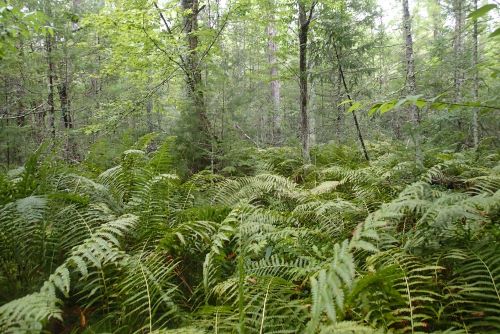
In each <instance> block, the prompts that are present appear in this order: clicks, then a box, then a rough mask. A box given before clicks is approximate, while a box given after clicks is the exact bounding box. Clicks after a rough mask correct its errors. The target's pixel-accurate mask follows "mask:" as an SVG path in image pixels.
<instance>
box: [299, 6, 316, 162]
mask: <svg viewBox="0 0 500 334" xmlns="http://www.w3.org/2000/svg"><path fill="white" fill-rule="evenodd" d="M312 10H313V8H312V7H311V9H310V12H309V13H310V14H311V13H312ZM310 19H311V15H309V18H307V11H306V8H305V5H304V4H303V3H302V2H299V87H300V134H301V140H302V157H303V159H304V162H305V163H309V162H310V161H311V157H310V153H309V150H310V148H309V144H310V143H309V131H310V129H309V117H308V116H309V115H308V113H307V102H308V96H307V37H308V32H309V23H310Z"/></svg>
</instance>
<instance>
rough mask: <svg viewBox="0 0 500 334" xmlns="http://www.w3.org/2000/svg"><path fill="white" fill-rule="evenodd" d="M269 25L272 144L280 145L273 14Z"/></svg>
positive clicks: (268, 46) (278, 92)
mask: <svg viewBox="0 0 500 334" xmlns="http://www.w3.org/2000/svg"><path fill="white" fill-rule="evenodd" d="M269 5H270V12H271V13H272V12H273V9H274V8H273V7H274V3H273V1H272V0H271V1H270V3H269ZM269 21H270V22H269V25H268V26H267V36H268V42H267V52H268V62H269V66H270V71H269V72H270V73H269V74H270V76H271V84H270V88H271V102H272V106H273V108H272V112H271V143H272V144H273V145H279V144H280V143H281V141H282V138H281V110H280V102H281V101H280V81H279V79H278V64H277V57H276V53H277V50H278V46H277V44H276V33H277V31H276V25H275V17H274V14H271V16H270V20H269Z"/></svg>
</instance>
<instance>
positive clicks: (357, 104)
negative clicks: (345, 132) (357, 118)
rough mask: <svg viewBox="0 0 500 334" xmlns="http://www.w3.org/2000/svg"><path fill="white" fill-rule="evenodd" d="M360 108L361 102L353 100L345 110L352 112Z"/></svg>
mask: <svg viewBox="0 0 500 334" xmlns="http://www.w3.org/2000/svg"><path fill="white" fill-rule="evenodd" d="M360 108H361V103H359V102H354V103H353V104H352V105H351V107H350V108H349V109H347V112H348V113H350V112H353V111H356V110H358V109H360Z"/></svg>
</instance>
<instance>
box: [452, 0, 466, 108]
mask: <svg viewBox="0 0 500 334" xmlns="http://www.w3.org/2000/svg"><path fill="white" fill-rule="evenodd" d="M462 2H463V0H454V1H453V12H454V15H455V27H454V30H455V32H454V33H455V36H454V41H453V52H454V56H455V70H454V73H453V86H454V89H455V102H459V101H460V100H461V97H462V96H461V95H462V84H463V80H464V74H463V60H462V54H463V40H462V29H463V24H464V22H463V19H464V18H463V8H462V7H463V3H462Z"/></svg>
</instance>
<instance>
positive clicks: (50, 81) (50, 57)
mask: <svg viewBox="0 0 500 334" xmlns="http://www.w3.org/2000/svg"><path fill="white" fill-rule="evenodd" d="M52 42H53V41H52V36H50V34H48V35H47V37H46V49H47V63H48V67H49V68H48V73H47V81H48V90H49V92H48V95H47V105H48V108H49V128H50V133H51V136H52V138H53V139H54V138H55V136H56V124H55V107H54V76H55V73H54V60H53V54H52V47H53V45H52Z"/></svg>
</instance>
